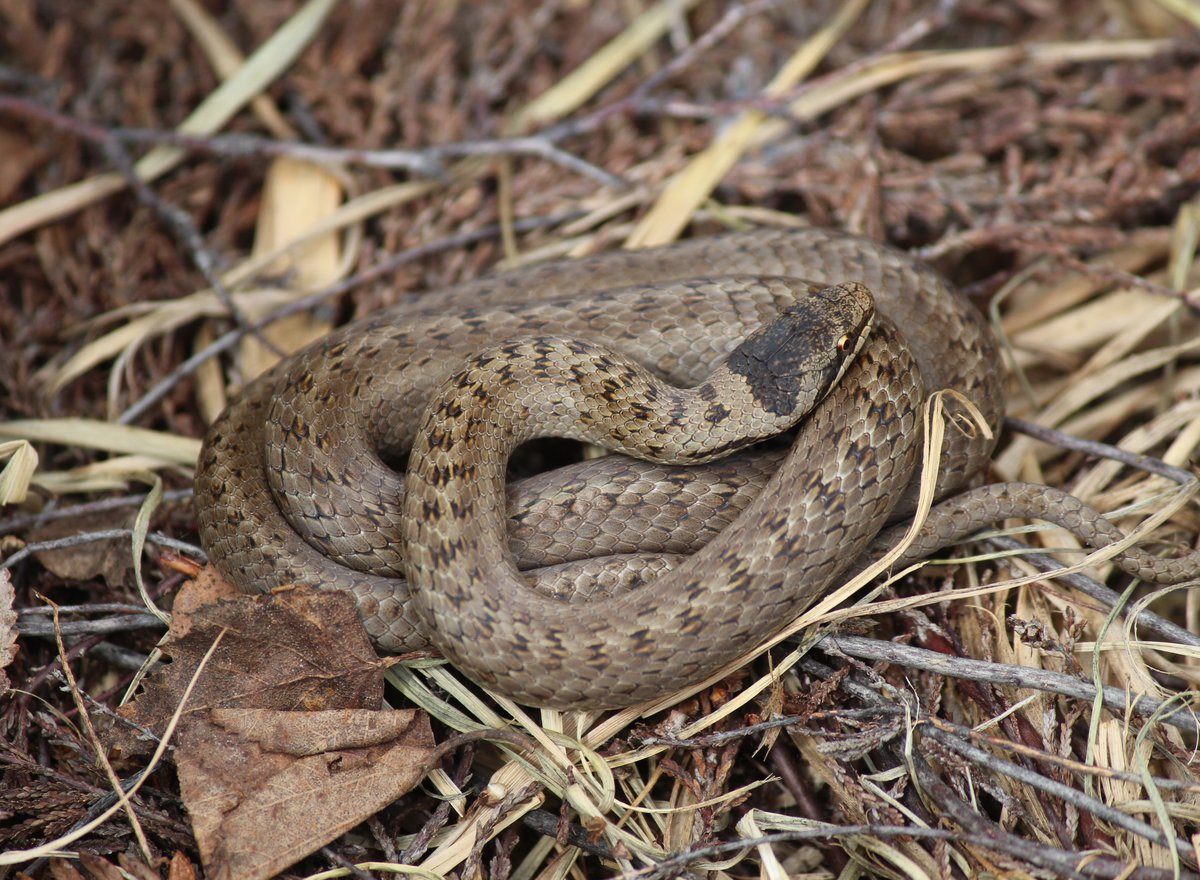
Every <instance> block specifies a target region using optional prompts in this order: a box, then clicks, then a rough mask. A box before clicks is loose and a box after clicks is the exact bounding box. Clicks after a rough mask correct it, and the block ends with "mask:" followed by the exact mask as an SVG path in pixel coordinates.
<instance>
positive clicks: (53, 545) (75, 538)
mask: <svg viewBox="0 0 1200 880" xmlns="http://www.w3.org/2000/svg"><path fill="white" fill-rule="evenodd" d="M131 537H133V530H132V529H104V530H102V531H98V532H84V533H82V534H79V535H70V536H69V537H66V538H55V539H54V540H52V541H37V542H35V543H33V544H26V545H25V546H24V547H22V548H21V549H20V550H18V551H17V552H16V553H14V554H13V555H12V556H10V557H8V558H7V559H5V560H4V561H3V562H0V569H5V568H12V567H13V566H14V565H16V564H17V563H18V562H22V561H24V560H25V559H27V558H29V556H30V555H32V554H34V553H41V552H43V551H45V550H64V549H66V548H68V547H78V546H80V545H82V544H90V543H93V542H95V541H110V540H112V539H114V538H131ZM146 540H147V541H149V542H151V543H153V544H158V545H159V546H162V547H170V548H171V549H172V550H177V551H179V552H180V553H186V554H188V555H189V556H195V557H196V558H197V559H200V560H202V561H207V559H208V557H207V556H206V555H205V553H204V551H203V550H201V549H200V548H199V547H197V546H196V545H194V544H189V543H187V542H186V541H180V540H179V539H178V538H171V537H168V536H167V535H163V534H159V533H158V532H151V533H150V534H148V535H147V536H146Z"/></svg>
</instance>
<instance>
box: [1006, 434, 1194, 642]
mask: <svg viewBox="0 0 1200 880" xmlns="http://www.w3.org/2000/svg"><path fill="white" fill-rule="evenodd" d="M1004 423H1005V425H1006V426H1007V427H1008V428H1009V429H1010V430H1013V431H1019V432H1020V433H1022V434H1027V435H1028V436H1030V437H1033V438H1034V439H1035V440H1041V441H1043V442H1045V443H1051V444H1054V445H1055V446H1061V447H1063V448H1064V449H1072V450H1075V451H1076V452H1082V453H1084V454H1085V455H1089V456H1092V457H1094V458H1111V459H1113V460H1114V461H1119V462H1121V463H1122V464H1125V465H1128V466H1130V467H1133V468H1137V469H1138V470H1143V471H1146V472H1148V473H1152V474H1157V475H1158V476H1160V477H1165V478H1166V479H1168V480H1173V481H1174V482H1176V483H1180V484H1183V485H1186V484H1187V483H1190V482H1192V480H1194V479H1196V477H1195V475H1193V474H1192V473H1191V472H1190V471H1187V470H1185V469H1184V468H1179V467H1175V466H1174V465H1171V464H1167V463H1166V462H1165V461H1163V460H1162V459H1159V458H1154V457H1152V456H1149V455H1142V454H1140V453H1137V452H1130V451H1128V450H1126V449H1121V448H1119V447H1116V446H1113V445H1111V444H1109V443H1101V442H1099V441H1097V440H1087V439H1084V438H1083V437H1076V436H1074V435H1071V434H1066V433H1064V432H1062V431H1059V430H1057V429H1055V428H1047V427H1045V426H1043V425H1038V424H1035V423H1033V422H1027V421H1025V420H1024V419H1018V418H1014V417H1012V416H1008V417H1006V418H1005V420H1004ZM987 541H988V543H990V544H992V545H994V546H996V547H999V548H1000V549H1002V550H1020V551H1021V553H1022V558H1023V559H1024V560H1026V561H1027V562H1029V563H1030V564H1032V565H1033V566H1035V567H1036V568H1038V569H1041V570H1042V571H1045V572H1051V571H1055V570H1056V569H1059V568H1062V566H1061V565H1060V564H1059V563H1058V561H1057V560H1055V559H1053V558H1052V557H1050V556H1046V555H1045V554H1042V553H1037V552H1034V551H1033V550H1031V549H1030V548H1029V547H1028V546H1027V545H1025V544H1023V543H1021V542H1020V541H1018V540H1016V539H1014V538H1009V537H1003V536H998V537H993V538H988V539H987ZM1059 580H1061V581H1062V582H1063V583H1065V584H1066V585H1067V586H1069V587H1072V588H1073V589H1076V590H1078V591H1079V592H1081V593H1083V594H1084V595H1085V596H1088V597H1089V598H1092V599H1095V600H1096V601H1097V602H1101V603H1103V604H1104V605H1105V606H1106V607H1108V608H1113V607H1115V606H1116V605H1117V604H1118V601H1119V600H1120V596H1119V595H1118V594H1117V593H1116V592H1115V591H1113V590H1110V589H1109V588H1108V587H1106V586H1105V585H1104V584H1102V583H1100V582H1099V581H1096V580H1093V579H1092V578H1090V577H1088V576H1087V575H1084V574H1078V573H1076V574H1069V575H1063V576H1061V577H1060V578H1059ZM1125 613H1128V609H1127V610H1126V611H1125ZM1134 621H1135V622H1136V623H1137V625H1138V626H1140V627H1142V629H1144V630H1146V631H1147V632H1149V633H1152V634H1153V635H1155V636H1157V637H1158V638H1161V639H1163V640H1164V641H1169V642H1175V643H1177V644H1181V645H1191V646H1193V647H1200V636H1198V635H1196V634H1195V633H1193V632H1191V631H1189V630H1186V629H1184V628H1183V627H1181V626H1179V625H1178V624H1175V623H1172V622H1171V621H1169V620H1167V619H1166V618H1164V617H1160V616H1159V615H1157V614H1155V613H1154V612H1152V611H1149V610H1145V609H1143V610H1142V611H1141V612H1140V613H1138V614H1137V615H1136V616H1135V617H1134Z"/></svg>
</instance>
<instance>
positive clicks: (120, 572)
mask: <svg viewBox="0 0 1200 880" xmlns="http://www.w3.org/2000/svg"><path fill="white" fill-rule="evenodd" d="M135 516H136V513H132V512H131V513H128V514H120V513H112V512H107V513H103V514H93V515H90V516H71V517H64V518H63V519H59V520H55V521H53V522H49V523H46V524H45V525H44V526H42V527H40V528H38V529H35V530H34V531H33V533H32V534H31V535H30V539H31V540H33V541H52V540H55V539H57V538H72V537H75V536H76V535H85V534H87V533H88V532H99V531H104V530H107V529H114V528H117V529H119V528H129V527H130V526H132V525H133V520H134V517H135ZM37 558H38V561H39V562H41V563H42V565H44V566H46V568H48V569H49V570H50V571H52V572H54V573H55V574H56V575H58V576H59V577H60V578H62V579H63V580H66V581H73V582H74V581H86V580H90V579H91V578H94V577H101V578H103V579H104V582H105V583H106V584H108V585H109V586H119V585H122V584H126V583H128V582H129V574H130V572H131V571H132V570H133V545H132V543H131V541H130V539H129V538H110V539H108V540H104V541H89V542H87V543H86V544H77V545H75V546H74V547H63V548H62V549H59V550H41V551H39V552H38V553H37Z"/></svg>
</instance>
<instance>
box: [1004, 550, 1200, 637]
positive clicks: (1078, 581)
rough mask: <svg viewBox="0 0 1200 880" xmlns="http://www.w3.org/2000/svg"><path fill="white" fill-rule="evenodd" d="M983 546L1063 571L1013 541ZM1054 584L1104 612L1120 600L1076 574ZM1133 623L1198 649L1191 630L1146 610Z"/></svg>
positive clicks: (1058, 564) (1041, 567) (1044, 568)
mask: <svg viewBox="0 0 1200 880" xmlns="http://www.w3.org/2000/svg"><path fill="white" fill-rule="evenodd" d="M985 543H988V544H991V545H992V546H994V547H996V548H997V549H999V550H1016V551H1019V552H1020V555H1021V559H1023V560H1024V561H1025V562H1028V563H1030V564H1031V565H1033V566H1034V567H1035V568H1037V569H1039V570H1041V571H1044V572H1046V573H1050V574H1052V573H1054V572H1057V571H1060V570H1061V569H1062V563H1061V562H1059V561H1058V560H1057V559H1055V558H1054V557H1052V556H1047V555H1045V554H1044V553H1037V552H1035V551H1034V550H1033V549H1031V548H1030V546H1029V545H1028V544H1024V543H1022V542H1021V541H1018V540H1016V539H1015V538H1008V537H1004V536H1000V535H997V536H995V537H991V538H987V539H985ZM1055 580H1057V581H1060V582H1062V583H1063V584H1066V585H1067V586H1068V587H1071V588H1072V589H1074V590H1078V591H1079V592H1081V593H1083V594H1084V595H1085V596H1087V597H1089V598H1091V599H1095V600H1096V601H1097V602H1100V603H1101V604H1103V605H1104V606H1105V607H1106V608H1110V609H1111V608H1113V607H1115V606H1116V605H1117V603H1118V602H1119V601H1120V599H1121V596H1120V594H1119V593H1117V592H1116V591H1115V590H1110V589H1109V588H1108V587H1106V586H1104V584H1102V583H1100V582H1099V581H1097V580H1093V579H1092V578H1090V577H1088V576H1087V575H1085V574H1080V573H1079V572H1075V573H1073V574H1064V575H1056V576H1055ZM1132 610H1133V609H1131V608H1129V607H1128V606H1126V607H1124V608H1123V609H1122V611H1121V613H1122V615H1128V614H1129V613H1130V611H1132ZM1133 620H1134V622H1135V623H1136V624H1137V625H1138V626H1139V627H1141V628H1142V629H1143V630H1145V631H1146V632H1147V633H1150V634H1151V635H1154V636H1157V637H1158V638H1160V639H1162V640H1163V641H1165V642H1174V643H1175V644H1178V645H1191V646H1192V647H1194V648H1200V636H1198V635H1196V634H1195V633H1193V632H1192V631H1190V630H1187V629H1184V628H1183V627H1182V626H1180V625H1179V624H1177V623H1172V622H1171V621H1169V620H1167V619H1166V618H1165V617H1162V616H1160V615H1158V614H1155V613H1154V612H1153V611H1150V610H1149V609H1145V608H1143V609H1142V610H1140V611H1139V612H1138V613H1137V614H1136V615H1134V618H1133Z"/></svg>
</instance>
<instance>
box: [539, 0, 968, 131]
mask: <svg viewBox="0 0 1200 880" xmlns="http://www.w3.org/2000/svg"><path fill="white" fill-rule="evenodd" d="M959 2H960V0H942V2H941V3H939V4H938V8H937V9H936V10H934V11H933V12H931V13H929V14H928V15H926V16H923V17H922V18H920V19H918V20H917V21H915V22H914V23H913V24H912V25H911V26H909V27H908V28H906V29H905V30H904V31H902V32H901V33H899V34H897V35H896V36H895V37H894V38H893V39H891V40H889V41H888V42H887V43H885V44H884V45H882V46H880V47H879V48H877V49H875V50H873V51H871V52H869V53H868V54H866V55H863V56H862V57H860V58H856V59H855V60H854V61H851V62H850V63H848V64H846V65H844V66H842V67H839V68H838V69H837V70H836V71H833V72H831V73H829V74H827V75H825V76H821V77H813V78H812V79H808V80H805V81H804V82H802V83H800V84H799V85H797V86H796V87H795V88H793V89H790V90H788V91H787V92H784V93H783V94H780V95H773V96H768V95H762V94H758V95H755V96H754V97H751V98H744V99H737V100H732V101H714V102H712V103H709V104H695V103H691V102H687V101H680V100H678V99H674V98H666V99H661V100H660V99H653V98H650V97H648V93H649V92H650V91H651V90H652V89H654V88H657V87H658V86H659V85H661V84H662V83H663V82H665V81H666V80H667V79H668V78H670V77H671V76H674V75H675V74H677V73H679V72H681V71H682V70H684V69H686V68H687V67H690V66H691V65H692V64H694V63H695V62H696V60H697V59H698V58H699V57H700V55H701V54H703V53H704V52H705V51H707V50H708V49H709V48H711V47H712V46H714V45H716V44H717V43H718V42H719V41H720V40H722V39H724V38H725V37H727V36H728V35H729V34H730V33H731V32H732V31H733V30H734V29H735V28H736V27H737V26H738V25H740V24H741V23H742V22H743V21H744V20H745V19H746V18H749V17H750V16H751V15H756V14H758V13H759V12H761V11H763V10H764V9H766V8H768V7H770V6H773V5H777V4H773V3H754V4H750V5H747V6H735V7H733V8H731V9H730V10H729V11H728V12H727V13H726V14H725V16H724V17H723V18H722V19H721V20H720V21H718V22H717V23H716V24H715V25H713V27H712V28H710V29H709V30H708V31H706V32H705V33H704V35H703V36H701V37H699V38H698V39H696V40H695V41H693V42H692V44H691V45H689V46H688V48H687V49H685V50H684V51H683V52H681V53H679V55H677V56H676V57H675V58H674V59H672V60H671V61H670V62H669V63H668V64H667V65H666V66H664V67H663V68H662V69H661V70H659V71H657V72H656V73H654V74H653V75H651V76H650V77H648V78H647V79H646V80H645V81H644V82H643V83H642V84H641V85H639V86H638V87H637V88H635V89H634V90H633V91H632V92H631V93H630V94H629V95H627V96H626V97H624V98H621V99H620V100H617V101H614V102H613V103H611V104H609V105H607V106H605V107H601V108H600V109H599V110H596V111H595V112H593V113H590V114H588V115H586V116H582V117H580V118H578V119H575V120H567V121H565V122H560V123H558V124H557V125H554V126H552V127H550V128H546V129H544V130H543V131H541V132H540V136H541V137H543V138H546V139H548V140H550V141H555V142H557V141H559V140H562V139H563V138H567V137H574V136H577V135H581V134H588V133H590V132H592V131H594V130H595V129H598V128H600V127H601V126H602V125H603V124H605V123H606V122H608V121H609V120H610V119H611V118H613V117H614V116H651V115H664V114H665V115H671V116H678V117H683V118H688V119H713V118H715V117H725V116H731V115H733V114H736V113H741V112H744V111H747V110H753V111H758V112H760V113H763V114H764V115H766V116H773V117H780V118H783V119H786V120H789V121H792V113H791V110H790V105H791V104H792V103H793V102H794V101H796V99H798V98H800V97H803V96H804V95H805V94H806V93H808V92H811V91H814V90H816V89H818V88H825V87H827V86H828V85H829V84H830V83H835V82H841V81H843V80H847V79H850V78H851V77H853V76H854V75H855V74H857V73H858V72H859V71H860V70H863V69H864V68H867V67H869V66H870V65H872V64H874V63H876V62H877V61H878V59H879V58H881V57H883V56H884V55H887V54H888V53H891V52H900V51H903V50H904V49H907V48H909V47H910V46H912V45H913V44H914V43H916V42H917V41H918V40H920V39H923V38H924V37H926V36H928V35H929V34H930V33H931V32H933V31H934V30H936V29H937V28H939V27H942V26H944V25H945V24H947V23H948V22H949V20H950V17H951V15H952V14H953V13H954V11H955V8H956V7H957V6H958V4H959Z"/></svg>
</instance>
